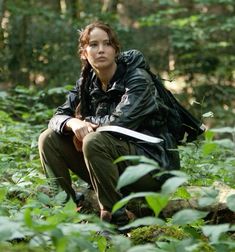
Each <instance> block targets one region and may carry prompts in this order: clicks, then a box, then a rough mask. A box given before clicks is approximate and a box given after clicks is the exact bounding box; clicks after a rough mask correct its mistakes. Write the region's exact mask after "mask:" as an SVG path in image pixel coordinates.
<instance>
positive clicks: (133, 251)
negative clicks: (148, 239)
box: [127, 244, 156, 252]
mask: <svg viewBox="0 0 235 252" xmlns="http://www.w3.org/2000/svg"><path fill="white" fill-rule="evenodd" d="M143 251H148V252H156V246H154V245H152V244H146V245H138V246H134V247H132V248H130V249H128V250H127V252H143Z"/></svg>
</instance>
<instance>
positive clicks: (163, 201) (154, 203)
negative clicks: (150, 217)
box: [145, 194, 169, 216]
mask: <svg viewBox="0 0 235 252" xmlns="http://www.w3.org/2000/svg"><path fill="white" fill-rule="evenodd" d="M145 198H146V201H147V203H148V204H149V206H150V207H151V208H152V209H153V211H154V213H155V215H156V216H158V215H159V213H160V212H161V211H162V209H163V208H164V207H165V206H166V205H167V203H168V200H169V197H168V196H165V195H161V194H154V195H149V196H146V197H145Z"/></svg>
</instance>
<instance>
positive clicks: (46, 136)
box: [38, 129, 56, 151]
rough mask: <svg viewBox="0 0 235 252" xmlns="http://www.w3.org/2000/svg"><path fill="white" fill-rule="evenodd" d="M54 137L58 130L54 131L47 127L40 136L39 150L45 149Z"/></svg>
mask: <svg viewBox="0 0 235 252" xmlns="http://www.w3.org/2000/svg"><path fill="white" fill-rule="evenodd" d="M54 137H56V132H54V131H53V130H52V129H46V130H45V131H43V132H42V133H41V134H40V136H39V138H38V148H39V151H43V150H44V149H45V148H46V147H47V146H48V145H49V144H50V142H51V141H52V139H53V138H54Z"/></svg>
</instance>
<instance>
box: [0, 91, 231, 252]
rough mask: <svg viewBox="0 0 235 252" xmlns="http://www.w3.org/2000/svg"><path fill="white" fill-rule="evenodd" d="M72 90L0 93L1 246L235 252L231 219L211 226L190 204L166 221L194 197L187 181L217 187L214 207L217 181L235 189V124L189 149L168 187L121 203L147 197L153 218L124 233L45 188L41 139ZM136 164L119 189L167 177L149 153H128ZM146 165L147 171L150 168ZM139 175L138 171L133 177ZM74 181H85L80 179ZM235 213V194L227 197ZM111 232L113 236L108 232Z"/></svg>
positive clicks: (210, 199)
mask: <svg viewBox="0 0 235 252" xmlns="http://www.w3.org/2000/svg"><path fill="white" fill-rule="evenodd" d="M67 89H69V87H65V88H64V89H61V88H58V89H57V88H53V89H48V90H44V91H39V90H37V89H35V88H30V89H26V88H23V87H22V86H18V87H16V89H15V90H11V92H9V93H4V92H1V93H0V97H1V98H3V97H4V99H1V100H0V105H1V106H0V107H1V110H0V117H1V121H0V153H1V154H0V175H1V183H0V202H1V206H0V234H1V235H0V237H1V238H0V250H2V251H36V252H37V251H39V252H40V251H45V250H48V251H58V252H67V251H68V252H73V251H74V252H75V251H94V252H98V251H99V252H100V251H109V252H116V251H121V252H122V251H123V252H124V251H125V252H126V251H128V252H131V251H134V252H135V251H143V249H146V250H147V251H167V252H169V251H180V252H181V251H193V252H197V251H198V252H199V251H208V252H212V251H233V250H234V249H235V243H234V240H233V236H232V235H231V234H232V233H233V232H234V230H235V227H234V225H231V224H230V223H223V224H222V223H221V224H209V223H207V221H206V220H205V221H204V218H205V217H206V216H207V212H204V211H198V210H195V209H183V210H181V211H179V212H176V213H175V214H174V215H173V216H172V218H171V219H169V220H166V219H162V215H161V213H162V211H163V210H164V208H165V207H166V206H167V204H168V202H169V201H170V200H171V199H172V198H173V197H177V198H181V199H188V200H189V199H190V198H191V195H190V194H189V193H188V191H187V189H186V187H185V185H186V184H191V185H203V186H209V187H208V188H205V189H204V190H202V193H201V194H200V197H199V200H198V202H199V204H200V205H201V206H202V207H206V206H208V205H213V204H214V203H216V201H217V198H218V190H217V189H216V188H215V187H214V186H211V185H212V184H213V182H214V181H215V180H220V181H222V182H225V183H226V184H230V185H231V186H234V165H235V159H234V143H233V139H234V128H233V127H223V128H215V129H211V130H209V131H207V132H206V133H205V135H204V137H205V139H204V140H203V141H201V142H199V143H197V144H189V145H187V146H181V147H180V149H179V151H180V155H181V159H182V171H171V172H170V173H171V175H173V177H171V178H170V179H168V180H167V181H166V182H165V183H164V184H163V186H162V189H161V191H160V192H139V193H133V194H130V195H129V196H127V197H125V198H123V199H122V200H121V201H119V202H117V203H116V205H115V206H114V208H113V211H116V210H117V209H119V208H120V207H122V206H124V205H126V204H127V203H128V202H129V201H131V200H133V199H136V198H140V199H144V200H145V201H146V203H147V205H148V207H149V208H150V209H151V210H152V213H153V215H152V216H148V217H142V218H137V219H136V220H134V221H133V222H130V223H129V224H128V225H126V226H124V227H122V228H120V229H119V231H126V230H128V229H131V230H132V231H131V232H130V237H128V236H123V235H120V234H119V233H118V232H117V230H114V227H113V226H112V225H110V224H108V223H104V222H102V221H100V220H99V218H98V217H97V216H96V215H92V214H89V215H85V214H79V213H77V212H76V211H75V205H74V203H73V202H72V201H69V202H68V203H66V204H64V201H65V196H66V195H65V193H64V192H60V193H59V194H57V195H55V196H51V195H50V194H47V193H45V192H42V191H41V189H40V188H41V186H45V183H46V179H45V177H44V175H43V174H42V170H41V166H40V162H39V157H38V150H37V138H38V135H39V134H40V131H41V130H42V129H43V128H45V127H46V124H47V121H48V120H49V118H50V117H51V114H52V109H51V108H50V106H51V104H49V103H48V101H50V100H51V99H55V100H54V101H55V102H56V101H58V100H59V99H61V97H62V96H64V95H65V92H66V90H67ZM122 160H129V161H130V162H131V163H132V166H131V167H130V168H129V169H127V170H126V171H125V172H124V173H123V174H122V177H121V178H120V181H119V184H118V185H119V187H120V188H121V187H122V186H125V185H127V184H129V183H132V182H134V181H136V179H138V178H139V177H141V176H143V175H144V174H145V173H146V170H147V171H151V172H156V173H157V176H161V175H162V174H164V172H163V171H161V170H159V167H158V165H157V164H156V162H155V161H153V160H150V159H147V158H146V157H141V156H136V157H128V156H126V157H121V158H119V159H118V160H116V162H120V161H122ZM144 169H146V170H144ZM132 173H133V176H132V175H131V174H132ZM74 179H77V178H75V177H74ZM227 205H228V208H229V209H230V210H231V211H233V212H235V207H234V195H230V196H229V197H228V198H227ZM102 230H108V231H109V232H110V234H111V235H110V237H111V239H108V238H107V237H105V236H102V235H100V231H102Z"/></svg>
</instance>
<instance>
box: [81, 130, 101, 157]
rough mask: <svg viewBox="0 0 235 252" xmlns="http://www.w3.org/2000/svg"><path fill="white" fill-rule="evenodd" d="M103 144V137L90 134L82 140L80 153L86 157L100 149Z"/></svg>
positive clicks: (99, 134)
mask: <svg viewBox="0 0 235 252" xmlns="http://www.w3.org/2000/svg"><path fill="white" fill-rule="evenodd" d="M103 142H104V136H103V135H102V134H101V133H100V132H91V133H89V134H88V135H86V136H85V138H84V139H83V143H82V151H83V153H84V154H85V155H86V156H88V155H93V154H94V151H97V150H98V149H99V148H102V146H103Z"/></svg>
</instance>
